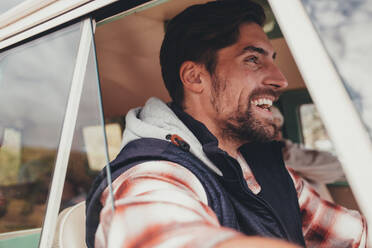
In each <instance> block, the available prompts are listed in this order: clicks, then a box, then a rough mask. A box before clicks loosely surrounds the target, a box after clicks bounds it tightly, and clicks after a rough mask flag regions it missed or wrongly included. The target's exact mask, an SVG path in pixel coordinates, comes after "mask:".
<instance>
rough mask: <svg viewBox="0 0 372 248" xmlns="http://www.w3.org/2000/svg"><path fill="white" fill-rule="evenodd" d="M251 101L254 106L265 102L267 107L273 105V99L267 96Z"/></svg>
mask: <svg viewBox="0 0 372 248" xmlns="http://www.w3.org/2000/svg"><path fill="white" fill-rule="evenodd" d="M251 103H252V104H254V105H255V106H258V105H264V104H266V105H269V107H271V106H272V105H273V101H272V100H270V99H267V98H260V99H258V100H254V101H251Z"/></svg>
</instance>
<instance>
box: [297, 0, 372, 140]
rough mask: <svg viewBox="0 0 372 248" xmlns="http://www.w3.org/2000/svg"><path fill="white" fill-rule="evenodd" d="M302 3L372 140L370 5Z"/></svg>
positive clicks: (361, 0)
mask: <svg viewBox="0 0 372 248" xmlns="http://www.w3.org/2000/svg"><path fill="white" fill-rule="evenodd" d="M302 2H303V4H304V6H305V7H306V10H307V13H308V14H309V17H310V19H311V20H312V22H313V23H314V25H315V27H316V29H317V31H318V33H319V36H320V38H321V40H322V41H323V44H324V45H325V47H326V49H327V51H328V53H329V55H330V56H331V58H332V60H333V62H334V64H335V66H336V68H337V69H338V71H339V73H340V75H341V77H342V79H343V81H344V84H345V87H346V89H347V91H348V93H349V95H350V97H351V99H352V101H353V102H354V105H355V107H356V109H357V111H358V112H359V114H360V116H361V118H362V120H363V122H364V124H365V126H366V128H367V129H368V131H369V133H370V136H371V137H372V83H371V78H372V70H371V65H370V64H371V58H372V49H371V47H372V32H371V23H372V2H371V1H365V0H353V1H344V0H327V1H324V0H302ZM324 85H327V82H324Z"/></svg>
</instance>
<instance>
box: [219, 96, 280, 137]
mask: <svg viewBox="0 0 372 248" xmlns="http://www.w3.org/2000/svg"><path fill="white" fill-rule="evenodd" d="M250 105H251V104H250V103H249V107H248V110H247V111H246V112H245V113H239V112H238V113H236V115H235V116H234V117H231V118H229V119H227V120H224V121H223V123H221V124H222V126H221V127H222V135H223V137H224V138H226V139H233V140H235V141H239V142H242V143H246V142H269V141H272V140H274V139H275V137H276V136H277V135H278V132H279V129H278V128H277V127H276V126H275V124H274V122H269V121H267V122H266V123H264V122H263V121H261V120H259V119H256V118H254V115H253V114H252V111H251V106H250Z"/></svg>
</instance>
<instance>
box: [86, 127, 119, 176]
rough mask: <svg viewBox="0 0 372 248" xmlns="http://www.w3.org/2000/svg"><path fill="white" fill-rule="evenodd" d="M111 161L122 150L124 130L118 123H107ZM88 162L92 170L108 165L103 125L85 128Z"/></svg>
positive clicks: (98, 169)
mask: <svg viewBox="0 0 372 248" xmlns="http://www.w3.org/2000/svg"><path fill="white" fill-rule="evenodd" d="M105 130H106V135H107V140H108V151H109V158H110V161H111V160H113V159H114V158H115V157H116V155H117V154H118V153H119V152H120V147H121V136H122V134H121V133H122V131H121V127H120V125H119V124H118V123H111V124H106V125H105ZM83 136H84V144H85V146H86V151H87V156H88V164H89V168H90V169H91V170H97V171H100V170H102V169H103V167H104V166H105V165H106V154H105V142H104V137H103V135H102V127H101V126H87V127H85V128H83Z"/></svg>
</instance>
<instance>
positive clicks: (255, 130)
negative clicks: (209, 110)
mask: <svg viewBox="0 0 372 248" xmlns="http://www.w3.org/2000/svg"><path fill="white" fill-rule="evenodd" d="M227 84H228V80H226V79H221V78H219V77H218V76H216V75H215V74H213V75H212V89H213V92H211V98H210V102H211V104H212V106H213V108H214V109H215V111H216V113H217V115H218V114H221V113H222V112H223V106H221V101H220V100H221V97H222V95H223V93H224V91H225V90H226V86H227ZM268 92H269V93H270V94H273V95H277V93H276V92H274V91H271V90H259V89H258V90H256V91H255V92H252V93H251V95H250V96H249V97H248V99H247V106H240V105H239V106H238V107H237V109H236V111H235V112H234V113H232V114H231V116H229V117H228V118H224V119H217V120H216V122H217V125H218V126H219V128H220V136H221V138H222V139H224V140H230V141H233V142H235V143H247V142H269V141H272V140H274V138H275V137H276V136H277V134H278V132H279V129H278V128H277V127H276V126H275V124H274V122H270V121H269V120H267V123H264V121H265V120H260V119H258V118H256V117H255V114H254V113H253V110H252V104H251V99H252V97H253V96H254V95H255V94H260V93H268Z"/></svg>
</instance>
